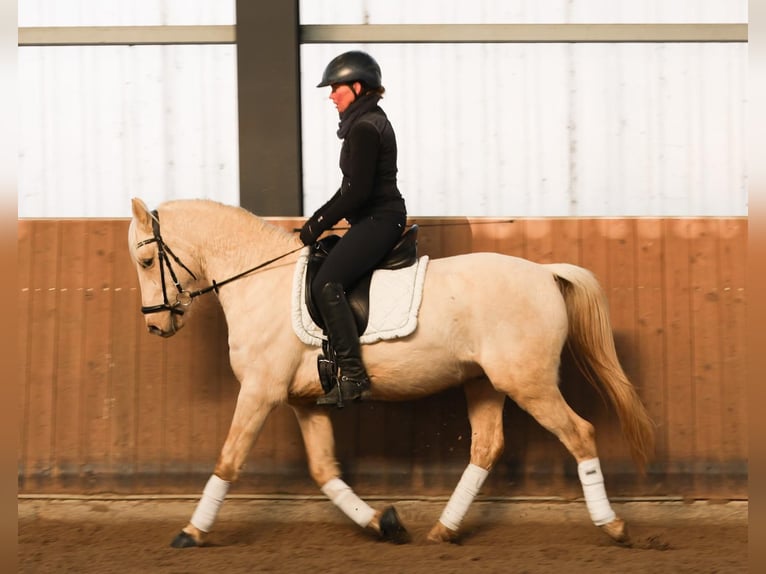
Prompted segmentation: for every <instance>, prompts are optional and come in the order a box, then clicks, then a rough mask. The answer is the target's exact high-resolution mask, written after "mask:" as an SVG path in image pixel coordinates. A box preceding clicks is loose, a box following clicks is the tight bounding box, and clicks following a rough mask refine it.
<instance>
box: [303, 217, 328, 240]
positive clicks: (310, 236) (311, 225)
mask: <svg viewBox="0 0 766 574" xmlns="http://www.w3.org/2000/svg"><path fill="white" fill-rule="evenodd" d="M319 219H320V220H321V217H320V218H319ZM323 231H324V229H322V227H321V226H320V225H319V221H317V220H316V219H314V217H312V218H310V219H309V220H308V221H307V222H306V223H304V224H303V227H302V228H301V234H300V238H301V242H302V243H303V245H314V243H316V241H317V239H319V236H320V235H322V232H323Z"/></svg>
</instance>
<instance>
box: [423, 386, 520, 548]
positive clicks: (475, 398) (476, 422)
mask: <svg viewBox="0 0 766 574" xmlns="http://www.w3.org/2000/svg"><path fill="white" fill-rule="evenodd" d="M465 396H466V402H467V404H468V420H469V421H470V423H471V462H470V464H469V465H468V466H467V467H466V469H465V471H464V472H463V476H462V477H461V478H460V481H459V482H458V484H457V487H456V488H455V490H454V492H453V493H452V496H451V497H450V499H449V502H447V506H446V507H445V508H444V511H443V512H442V515H441V517H440V518H439V521H438V522H437V523H436V524H435V525H434V527H433V528H432V529H431V531H430V532H429V533H428V539H429V540H430V541H432V542H451V541H453V540H456V539H457V537H458V535H459V529H460V523H461V522H462V520H463V518H464V517H465V515H466V513H467V512H468V508H469V507H470V505H471V503H472V502H473V499H474V498H475V497H476V495H477V494H478V493H479V490H480V489H481V487H482V485H483V484H484V480H485V479H486V477H487V475H488V474H489V471H490V470H491V469H492V467H493V466H494V464H495V462H497V459H498V458H500V455H501V454H502V453H503V447H504V440H505V439H504V436H503V403H504V402H505V395H504V394H503V393H500V392H498V391H496V390H495V389H494V388H492V385H491V384H490V382H489V381H488V380H487V379H478V380H474V381H471V382H469V383H467V384H466V385H465Z"/></svg>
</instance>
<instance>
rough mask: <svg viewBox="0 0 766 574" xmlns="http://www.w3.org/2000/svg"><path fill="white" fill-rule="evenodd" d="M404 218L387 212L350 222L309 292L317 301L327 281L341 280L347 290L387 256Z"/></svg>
mask: <svg viewBox="0 0 766 574" xmlns="http://www.w3.org/2000/svg"><path fill="white" fill-rule="evenodd" d="M406 223H407V217H406V216H405V215H404V214H402V215H396V214H391V215H386V216H382V217H381V216H375V217H365V218H364V219H362V220H360V221H358V222H357V223H355V224H353V225H352V226H351V227H350V228H349V230H348V231H347V232H346V233H345V235H343V236H342V237H341V238H340V241H338V243H337V244H336V245H335V247H333V248H332V250H331V251H330V253H329V255H328V256H327V259H325V261H324V263H322V266H321V267H320V268H319V271H318V272H317V274H316V276H315V277H314V280H313V282H312V284H311V294H312V296H313V297H314V300H315V301H318V300H319V295H320V292H321V291H322V287H324V285H325V284H326V283H340V284H341V285H342V286H343V289H344V290H345V291H348V290H349V289H350V288H351V287H353V286H354V284H355V283H356V282H357V281H358V280H359V279H360V278H361V277H362V276H363V275H364V274H365V273H367V272H368V271H370V270H372V269H374V268H375V266H376V265H377V264H378V263H379V262H380V261H382V260H383V258H384V257H385V256H386V255H388V253H389V251H391V249H392V248H393V247H394V245H396V242H397V241H399V238H400V237H401V236H402V233H403V232H404V226H405V224H406Z"/></svg>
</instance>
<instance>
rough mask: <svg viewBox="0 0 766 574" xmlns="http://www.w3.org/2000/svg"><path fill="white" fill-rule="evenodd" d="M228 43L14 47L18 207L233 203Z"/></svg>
mask: <svg viewBox="0 0 766 574" xmlns="http://www.w3.org/2000/svg"><path fill="white" fill-rule="evenodd" d="M235 58H236V50H235V47H234V46H137V47H127V46H125V47H122V46H119V47H111V46H92V47H53V48H21V49H19V67H18V70H19V71H18V75H19V90H20V92H19V93H20V97H19V106H20V118H21V120H20V129H19V172H18V181H19V202H18V204H19V215H20V216H21V217H83V216H88V217H122V216H126V215H128V214H129V213H130V202H129V200H130V198H131V197H133V196H139V197H142V198H144V199H145V200H146V201H147V202H148V203H149V204H156V203H158V202H159V201H162V200H164V199H171V198H180V197H210V198H214V199H218V200H220V201H224V202H226V203H235V204H236V203H238V202H239V160H238V137H237V133H238V130H237V89H236V59H235Z"/></svg>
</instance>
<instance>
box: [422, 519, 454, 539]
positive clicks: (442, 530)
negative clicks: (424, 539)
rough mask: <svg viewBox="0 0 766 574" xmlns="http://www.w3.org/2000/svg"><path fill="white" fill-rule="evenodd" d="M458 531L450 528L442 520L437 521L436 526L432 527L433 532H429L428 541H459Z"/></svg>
mask: <svg viewBox="0 0 766 574" xmlns="http://www.w3.org/2000/svg"><path fill="white" fill-rule="evenodd" d="M457 538H458V533H457V532H455V531H454V530H450V529H449V528H447V527H446V526H444V525H443V524H442V523H441V522H437V523H436V524H434V527H433V528H432V529H431V532H429V533H428V541H429V542H437V543H442V542H455V541H457Z"/></svg>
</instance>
